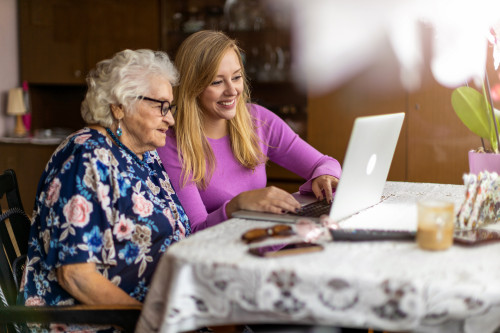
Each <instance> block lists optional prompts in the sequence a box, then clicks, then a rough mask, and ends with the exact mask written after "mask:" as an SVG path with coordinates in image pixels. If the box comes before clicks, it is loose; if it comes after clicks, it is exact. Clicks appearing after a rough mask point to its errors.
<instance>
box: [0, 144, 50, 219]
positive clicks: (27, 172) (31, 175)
mask: <svg viewBox="0 0 500 333" xmlns="http://www.w3.org/2000/svg"><path fill="white" fill-rule="evenodd" d="M56 147H57V146H56V145H38V144H31V143H4V142H0V156H2V158H0V172H3V171H4V170H6V169H13V170H14V171H15V173H16V176H17V181H18V183H19V191H20V192H21V200H22V201H23V206H24V210H25V211H26V213H27V214H28V215H30V216H31V214H32V212H33V207H34V204H35V196H36V189H37V186H38V181H39V180H40V176H41V175H42V172H43V170H44V169H45V165H46V164H47V162H48V161H49V158H50V156H51V155H52V153H53V152H54V150H55V149H56Z"/></svg>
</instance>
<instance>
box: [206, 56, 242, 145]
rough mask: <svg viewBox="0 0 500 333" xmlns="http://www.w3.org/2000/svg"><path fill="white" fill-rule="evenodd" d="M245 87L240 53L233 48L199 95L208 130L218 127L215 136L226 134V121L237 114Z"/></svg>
mask: <svg viewBox="0 0 500 333" xmlns="http://www.w3.org/2000/svg"><path fill="white" fill-rule="evenodd" d="M243 88H244V80H243V76H242V69H241V64H240V61H239V58H238V55H237V54H236V52H235V51H234V50H232V49H231V50H229V51H227V52H226V54H225V55H224V57H223V58H222V60H221V62H220V64H219V68H218V70H217V75H216V76H215V78H214V79H213V80H212V82H211V83H210V85H209V86H208V87H207V88H205V90H204V91H203V92H202V93H201V95H200V96H199V101H200V104H201V107H202V109H203V112H204V115H205V118H204V126H205V130H206V131H208V132H210V131H211V129H217V131H218V133H219V135H215V136H221V135H225V134H226V133H225V131H227V128H226V122H227V120H230V119H232V118H234V116H235V115H236V105H237V102H238V99H239V98H240V96H241V92H242V91H243ZM222 131H224V133H222ZM208 136H210V134H208Z"/></svg>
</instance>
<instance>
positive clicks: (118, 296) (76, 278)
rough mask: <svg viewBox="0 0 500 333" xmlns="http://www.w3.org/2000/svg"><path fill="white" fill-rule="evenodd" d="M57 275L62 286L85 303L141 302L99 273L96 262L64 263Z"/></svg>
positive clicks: (132, 303)
mask: <svg viewBox="0 0 500 333" xmlns="http://www.w3.org/2000/svg"><path fill="white" fill-rule="evenodd" d="M56 275H57V282H58V283H59V284H60V285H61V287H62V288H63V289H64V290H66V291H67V292H68V293H70V294H71V295H72V296H73V297H74V298H76V299H77V300H79V301H80V302H82V303H83V304H130V305H135V304H141V302H139V301H138V300H136V299H135V298H133V297H131V296H129V295H127V293H125V291H123V289H121V288H119V287H117V286H116V285H114V284H113V283H112V282H111V281H109V280H108V279H107V278H105V277H104V276H103V275H101V274H99V272H98V271H97V270H96V267H95V264H94V263H80V264H69V265H63V266H61V267H59V268H57V270H56Z"/></svg>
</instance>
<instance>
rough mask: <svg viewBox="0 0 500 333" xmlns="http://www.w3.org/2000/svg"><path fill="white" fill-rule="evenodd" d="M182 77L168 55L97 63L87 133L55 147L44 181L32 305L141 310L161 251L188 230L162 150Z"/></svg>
mask: <svg viewBox="0 0 500 333" xmlns="http://www.w3.org/2000/svg"><path fill="white" fill-rule="evenodd" d="M177 82H178V72H177V70H176V69H175V67H174V65H173V64H172V62H171V61H170V59H169V57H168V56H167V54H166V53H164V52H155V51H151V50H136V51H132V50H124V51H121V52H119V53H117V54H116V55H115V56H114V57H113V58H111V59H107V60H103V61H101V62H99V63H98V64H97V66H96V68H95V69H94V70H92V71H91V72H90V74H89V76H88V78H87V84H88V91H87V94H86V97H85V100H84V101H83V103H82V107H81V113H82V117H83V119H84V120H85V122H86V123H87V127H85V128H83V129H81V130H79V131H78V132H75V133H73V134H71V135H70V136H69V137H68V138H67V139H66V140H65V141H64V142H63V143H61V145H60V146H59V147H58V148H57V149H56V151H55V152H54V154H53V155H52V157H51V159H50V161H49V162H48V164H47V166H46V168H45V171H44V173H43V174H42V176H41V179H40V182H39V184H38V190H37V196H36V198H37V199H36V202H35V209H34V213H33V222H32V227H31V233H30V243H29V252H28V264H27V268H26V271H25V276H24V279H23V286H22V290H21V293H20V299H22V300H21V301H20V302H21V303H24V304H26V305H55V306H57V305H71V304H137V303H139V302H142V301H143V300H144V298H145V296H146V293H147V291H148V286H149V284H150V282H151V278H152V275H153V272H154V270H155V268H156V265H157V263H158V261H159V258H160V257H161V255H162V253H163V252H165V250H166V249H167V248H168V247H169V245H171V244H172V243H174V242H176V241H178V240H180V239H182V238H184V237H185V236H187V235H189V234H190V232H191V228H190V224H189V221H188V219H187V217H186V214H185V212H184V210H183V208H182V206H181V204H180V202H179V200H178V198H177V195H176V193H175V191H174V189H173V188H172V186H171V184H170V180H169V177H168V175H167V173H166V172H165V170H164V168H163V166H162V164H161V161H160V159H159V157H158V154H157V153H156V148H158V147H161V146H163V145H164V144H165V138H166V133H167V130H168V129H169V127H171V126H172V125H173V124H174V119H173V116H172V112H171V111H172V109H173V108H174V106H173V93H172V86H174V85H176V84H177Z"/></svg>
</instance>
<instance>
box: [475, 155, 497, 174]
mask: <svg viewBox="0 0 500 333" xmlns="http://www.w3.org/2000/svg"><path fill="white" fill-rule="evenodd" d="M469 169H470V173H474V174H476V175H477V174H478V173H479V172H481V171H485V170H486V171H489V172H496V173H498V174H500V154H491V153H476V152H475V151H473V150H471V151H469Z"/></svg>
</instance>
